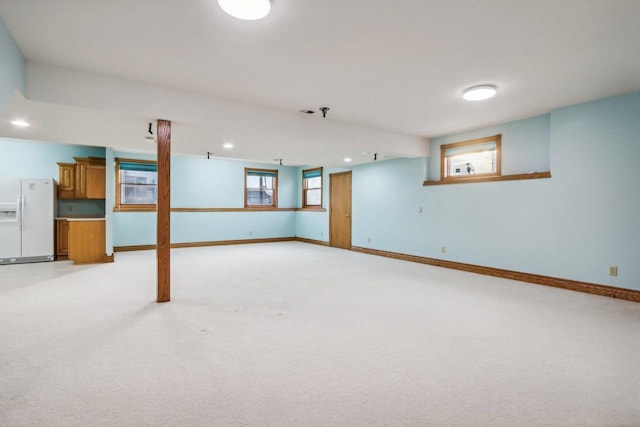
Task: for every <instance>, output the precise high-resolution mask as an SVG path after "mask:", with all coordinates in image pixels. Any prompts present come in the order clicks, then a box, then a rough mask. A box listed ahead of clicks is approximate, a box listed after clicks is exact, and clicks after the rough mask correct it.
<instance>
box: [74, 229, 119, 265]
mask: <svg viewBox="0 0 640 427" xmlns="http://www.w3.org/2000/svg"><path fill="white" fill-rule="evenodd" d="M68 223H69V259H72V260H73V261H74V264H92V263H101V262H109V261H113V259H111V260H109V257H107V255H106V254H105V239H106V236H105V223H104V220H74V219H71V220H69V221H68Z"/></svg>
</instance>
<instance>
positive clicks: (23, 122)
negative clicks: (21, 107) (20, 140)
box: [11, 119, 31, 128]
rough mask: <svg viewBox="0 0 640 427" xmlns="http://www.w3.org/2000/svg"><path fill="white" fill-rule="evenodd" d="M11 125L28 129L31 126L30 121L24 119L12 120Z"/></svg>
mask: <svg viewBox="0 0 640 427" xmlns="http://www.w3.org/2000/svg"><path fill="white" fill-rule="evenodd" d="M11 124H12V125H14V126H15V127H17V128H28V127H29V126H31V125H30V124H29V122H28V121H26V120H22V119H16V120H12V121H11Z"/></svg>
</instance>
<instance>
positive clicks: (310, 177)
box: [302, 168, 322, 208]
mask: <svg viewBox="0 0 640 427" xmlns="http://www.w3.org/2000/svg"><path fill="white" fill-rule="evenodd" d="M302 207H303V208H321V207H322V168H315V169H307V170H304V171H302Z"/></svg>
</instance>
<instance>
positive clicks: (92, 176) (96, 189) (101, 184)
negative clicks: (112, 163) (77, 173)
mask: <svg viewBox="0 0 640 427" xmlns="http://www.w3.org/2000/svg"><path fill="white" fill-rule="evenodd" d="M105 181H106V180H105V167H104V164H93V163H90V164H89V166H88V168H87V197H88V198H89V199H104V198H105Z"/></svg>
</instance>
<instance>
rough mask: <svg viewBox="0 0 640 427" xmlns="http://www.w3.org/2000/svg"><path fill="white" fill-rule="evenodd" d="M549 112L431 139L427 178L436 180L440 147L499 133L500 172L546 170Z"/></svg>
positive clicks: (505, 173) (547, 167)
mask: <svg viewBox="0 0 640 427" xmlns="http://www.w3.org/2000/svg"><path fill="white" fill-rule="evenodd" d="M549 123H550V117H549V114H545V115H542V116H537V117H531V118H528V119H524V120H518V121H515V122H509V123H503V124H499V125H495V126H490V127H485V128H481V129H474V130H471V131H468V132H462V133H457V134H452V135H446V136H442V137H439V138H434V139H432V140H431V143H430V147H429V153H430V156H429V171H428V179H429V180H430V181H438V180H440V146H441V145H442V144H450V143H453V142H461V141H467V140H469V139H476V138H482V137H485V136H492V135H497V134H502V175H513V174H519V173H527V172H541V171H548V170H549V164H550V157H549V153H550V151H549Z"/></svg>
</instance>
